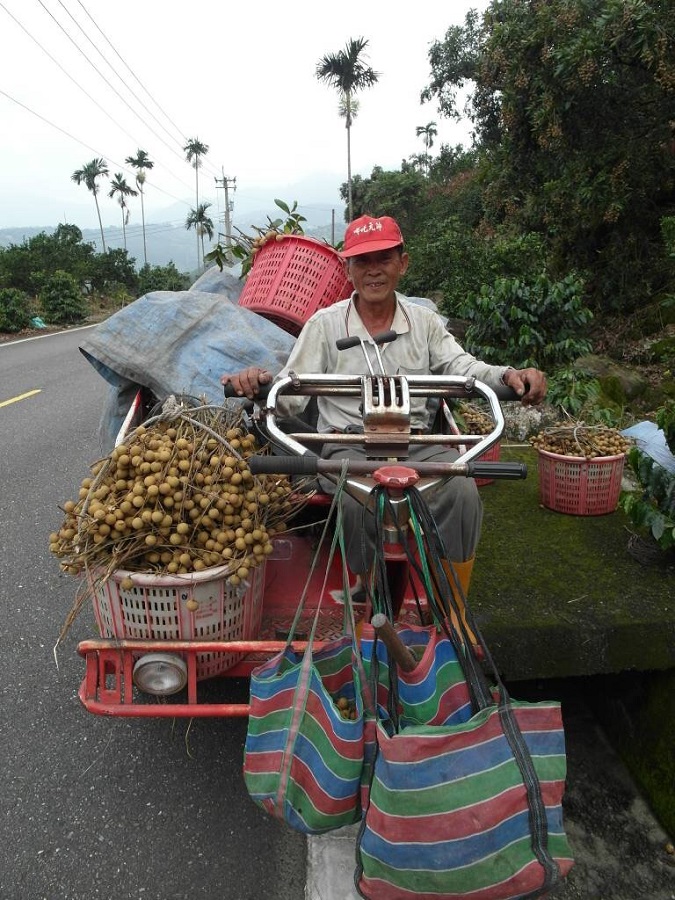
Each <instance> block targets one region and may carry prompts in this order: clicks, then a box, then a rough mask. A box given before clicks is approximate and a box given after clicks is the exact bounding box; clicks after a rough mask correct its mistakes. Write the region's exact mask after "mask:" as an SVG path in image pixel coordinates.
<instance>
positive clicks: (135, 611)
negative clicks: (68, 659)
mask: <svg viewBox="0 0 675 900" xmlns="http://www.w3.org/2000/svg"><path fill="white" fill-rule="evenodd" d="M226 573H227V568H226V567H225V566H219V567H215V568H211V569H205V570H204V571H203V572H194V573H191V574H189V575H162V576H159V575H152V574H148V573H142V572H127V571H125V570H123V569H118V570H117V571H115V572H113V573H112V575H110V577H108V578H106V579H104V580H103V579H102V578H101V573H100V572H89V573H88V575H87V577H88V580H89V585H90V588H91V591H92V597H93V607H94V615H95V617H96V622H97V624H98V628H99V632H100V634H101V637H104V638H128V639H132V640H133V639H137V640H139V639H142V640H157V641H164V640H167V641H171V640H214V641H215V640H224V641H240V640H255V639H256V638H257V637H258V634H259V631H260V623H261V620H262V607H263V588H264V584H265V563H262V564H261V565H260V566H256V568H254V569H253V570H252V572H251V578H250V581H249V583H248V584H241V585H238V586H237V587H232V586H231V585H229V584H228V583H227V581H226ZM127 577H129V578H131V580H132V581H133V587H131V588H129V589H127V588H122V586H121V582H122V581H123V580H124V579H125V578H127ZM190 600H193V601H195V602H196V603H197V604H198V605H197V608H196V609H195V610H190V609H189V608H188V605H187V604H188V601H190ZM192 605H193V604H192V603H191V604H190V606H192ZM243 656H244V654H242V653H199V654H197V678H198V679H204V678H211V677H213V676H214V675H220V674H222V673H223V672H225V671H227V670H228V669H229V668H231V667H232V666H234V665H236V663H237V662H239V660H240V659H241V658H242V657H243Z"/></svg>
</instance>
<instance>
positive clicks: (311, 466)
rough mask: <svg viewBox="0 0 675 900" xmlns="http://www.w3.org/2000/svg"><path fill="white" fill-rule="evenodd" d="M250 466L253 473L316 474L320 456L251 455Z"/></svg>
mask: <svg viewBox="0 0 675 900" xmlns="http://www.w3.org/2000/svg"><path fill="white" fill-rule="evenodd" d="M247 462H248V467H249V469H250V470H251V472H252V473H253V475H316V474H317V472H318V462H319V457H318V456H314V455H313V454H306V455H305V456H249V458H248V460H247Z"/></svg>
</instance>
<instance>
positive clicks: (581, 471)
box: [537, 450, 626, 516]
mask: <svg viewBox="0 0 675 900" xmlns="http://www.w3.org/2000/svg"><path fill="white" fill-rule="evenodd" d="M537 453H538V457H539V466H538V469H539V497H540V500H541V503H542V505H543V506H545V507H547V508H548V509H553V510H555V511H556V512H562V513H568V514H570V515H573V516H603V515H605V514H606V513H611V512H614V510H615V509H616V507H617V504H618V502H619V494H620V493H621V478H622V476H623V467H624V462H625V459H626V458H625V456H624V455H623V454H620V455H618V456H597V457H595V458H594V459H584V458H583V457H581V456H560V455H559V454H557V453H549V452H548V451H547V450H539V451H537Z"/></svg>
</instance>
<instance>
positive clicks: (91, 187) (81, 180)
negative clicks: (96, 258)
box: [70, 158, 108, 253]
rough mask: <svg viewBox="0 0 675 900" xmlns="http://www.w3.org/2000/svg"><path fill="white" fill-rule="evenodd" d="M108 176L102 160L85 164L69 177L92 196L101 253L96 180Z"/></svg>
mask: <svg viewBox="0 0 675 900" xmlns="http://www.w3.org/2000/svg"><path fill="white" fill-rule="evenodd" d="M107 174H108V166H107V164H106V162H105V160H104V159H98V158H97V159H92V160H91V162H88V163H85V165H84V166H82V168H81V169H77V170H76V171H75V172H73V174H72V175H71V176H70V177H71V179H72V180H73V181H74V182H75V183H76V184H84V185H85V187H86V188H87V190H88V191H91V193H92V194H93V195H94V202H95V203H96V215H97V216H98V224H99V228H100V229H101V243H102V244H103V252H104V253H105V252H106V246H105V237H104V235H103V222H102V221H101V210H100V209H99V205H98V184H97V183H96V179H97V178H102V177H103V176H105V175H107Z"/></svg>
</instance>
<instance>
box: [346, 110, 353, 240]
mask: <svg viewBox="0 0 675 900" xmlns="http://www.w3.org/2000/svg"><path fill="white" fill-rule="evenodd" d="M351 132H352V129H351V125H350V124H349V120H347V212H348V215H349V221H350V222H351V221H352V142H351Z"/></svg>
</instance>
